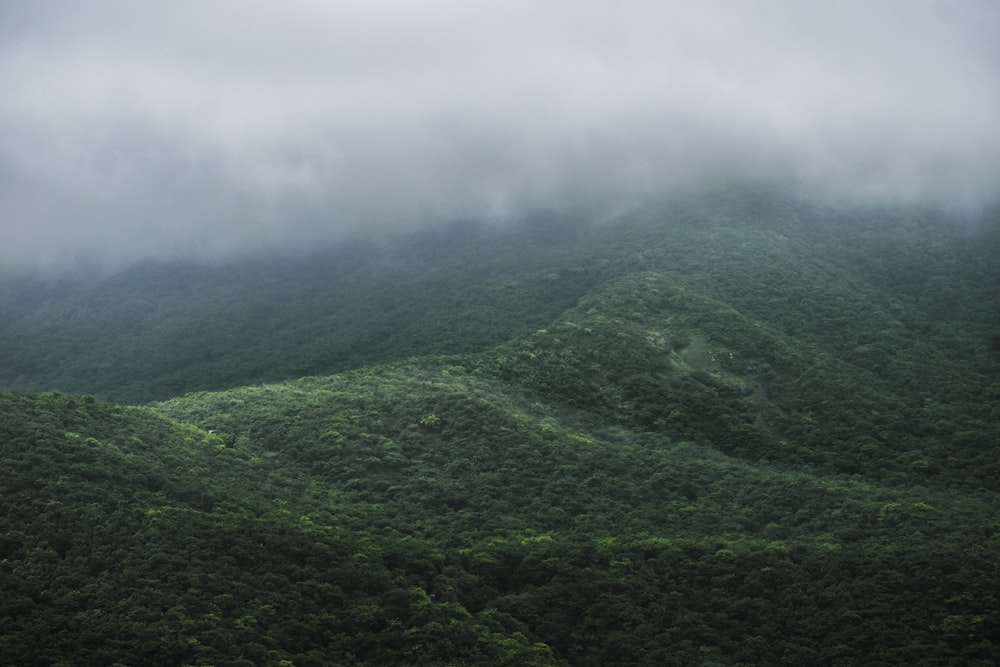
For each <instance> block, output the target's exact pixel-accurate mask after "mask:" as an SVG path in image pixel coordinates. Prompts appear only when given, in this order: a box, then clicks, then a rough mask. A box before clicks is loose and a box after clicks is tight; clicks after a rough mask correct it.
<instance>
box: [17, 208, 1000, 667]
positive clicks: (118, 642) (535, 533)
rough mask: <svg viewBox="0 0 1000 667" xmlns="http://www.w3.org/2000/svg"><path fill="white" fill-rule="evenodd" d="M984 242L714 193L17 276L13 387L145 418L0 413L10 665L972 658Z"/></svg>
mask: <svg viewBox="0 0 1000 667" xmlns="http://www.w3.org/2000/svg"><path fill="white" fill-rule="evenodd" d="M996 223H997V220H995V219H994V220H993V225H994V227H993V228H990V227H989V225H987V226H986V227H985V228H980V229H975V230H972V229H969V228H965V227H958V226H954V225H952V224H951V223H950V222H948V221H947V220H946V219H943V216H940V215H936V214H934V213H933V212H920V211H903V212H901V211H891V210H882V211H875V210H865V211H861V210H855V211H845V210H832V209H824V208H820V207H815V206H808V205H805V204H803V203H801V202H795V201H789V200H784V199H781V198H776V197H763V196H758V197H752V196H748V195H746V194H732V193H730V194H728V195H725V196H723V195H717V196H716V197H715V198H713V199H712V201H711V203H710V204H706V203H704V202H700V203H699V202H696V201H691V202H687V203H676V204H674V205H672V206H670V207H664V208H660V209H658V210H657V211H656V213H655V214H653V213H649V214H646V215H645V216H632V217H630V218H628V219H625V220H622V221H619V222H616V223H614V224H608V225H604V226H593V227H590V226H582V225H580V226H577V225H572V224H570V223H569V222H567V221H561V222H560V221H548V222H536V224H535V226H534V227H532V228H517V229H487V228H462V229H460V230H458V229H456V230H451V231H449V232H448V233H444V232H440V233H435V234H428V235H425V236H422V237H419V238H417V239H409V240H406V239H400V240H399V241H398V243H397V244H393V243H388V242H386V243H384V244H382V245H380V246H378V247H376V246H372V245H369V246H366V247H365V248H364V249H361V248H358V247H355V248H354V249H353V253H354V254H351V253H348V252H347V251H342V252H341V253H340V254H339V255H336V257H338V258H339V259H338V260H337V261H333V259H331V257H332V256H331V255H322V254H316V255H313V256H310V257H305V258H299V260H298V263H296V264H294V265H293V264H290V263H287V262H286V263H280V262H274V263H271V264H260V263H258V264H253V263H250V262H246V263H244V264H240V265H227V266H217V267H212V268H206V267H196V266H188V267H185V268H184V270H183V272H180V273H179V272H177V270H176V268H175V267H170V266H159V267H143V268H137V269H132V270H130V271H128V272H125V273H122V274H119V275H117V276H113V277H110V278H105V279H103V281H102V280H98V279H96V278H94V279H93V281H92V282H89V283H88V282H83V281H77V282H75V283H71V282H70V281H68V280H67V281H63V282H58V281H57V282H52V283H48V284H41V283H37V282H28V281H21V282H18V283H13V282H10V283H8V287H7V288H6V289H7V291H6V293H5V296H4V298H3V300H2V303H0V312H2V314H3V319H2V321H0V322H2V323H0V327H2V328H0V358H2V359H3V360H4V361H3V368H4V370H3V373H4V374H5V375H6V376H7V377H8V380H7V385H8V386H13V387H16V388H20V389H38V390H51V389H59V390H61V391H68V390H73V391H77V392H82V393H95V394H98V395H100V396H102V397H103V398H109V399H115V400H119V401H122V402H126V403H133V404H139V403H142V402H144V401H146V400H148V399H149V398H151V397H155V398H159V399H169V400H162V401H161V402H157V403H151V404H147V405H134V406H132V407H123V406H118V405H113V404H109V403H106V402H103V401H102V400H97V399H94V398H91V397H89V396H78V395H72V394H66V393H46V394H32V395H23V394H0V447H2V450H0V454H2V456H0V468H2V470H0V480H2V488H0V490H2V493H0V504H2V508H0V521H3V526H2V533H0V534H2V543H0V544H2V547H0V549H2V552H0V586H2V591H0V658H2V660H0V661H2V662H3V663H4V664H18V665H21V664H24V665H30V664H40V665H41V664H45V665H48V664H79V665H102V664H104V665H111V664H114V663H116V662H118V663H121V664H149V665H162V664H176V665H183V664H189V665H239V664H247V665H249V664H274V665H278V664H282V661H287V662H285V663H284V664H294V665H329V664H345V665H347V664H372V665H375V664H482V665H504V664H506V665H533V664H534V665H549V664H557V665H561V664H572V665H609V664H651V665H670V664H676V665H736V664H746V665H750V664H778V663H782V662H783V663H785V664H843V665H855V664H884V665H896V664H906V663H913V664H926V665H949V664H951V665H992V664H996V663H997V661H998V660H1000V609H998V602H1000V567H998V563H1000V532H998V528H1000V516H998V512H997V510H998V507H997V503H998V492H1000V468H998V463H997V459H998V453H1000V452H998V450H1000V360H998V359H997V357H996V354H995V342H994V341H995V340H996V338H995V337H996V336H997V334H998V331H1000V327H998V324H1000V322H998V321H997V304H996V301H995V299H996V295H997V294H998V284H997V277H998V271H997V264H996V262H997V260H996V258H997V257H998V256H1000V244H998V243H997V239H998V236H997V233H996V231H997V229H996V227H995V226H996ZM404 241H406V243H407V245H405V246H404V245H401V244H403V243H404ZM373 257H374V258H376V260H377V261H375V260H372V259H371V258H373ZM71 306H72V307H71ZM74 331H75V332H76V335H75V336H74V334H73V332H74ZM445 353H447V354H446V356H445ZM376 360H377V361H379V362H380V363H378V364H376V363H373V362H374V361H376ZM332 371H340V372H338V373H337V374H328V373H331V372H332ZM308 373H312V374H314V375H313V376H311V377H299V378H297V379H293V378H294V377H295V376H300V375H305V374H308ZM15 378H16V379H15ZM285 378H288V379H285ZM273 379H280V380H283V381H280V382H276V383H271V384H264V385H261V384H260V381H263V380H273ZM225 387H228V388H227V389H225V390H224V391H211V392H206V391H194V390H199V389H204V388H211V389H221V388H225ZM171 394H173V395H174V397H173V398H170V395H171Z"/></svg>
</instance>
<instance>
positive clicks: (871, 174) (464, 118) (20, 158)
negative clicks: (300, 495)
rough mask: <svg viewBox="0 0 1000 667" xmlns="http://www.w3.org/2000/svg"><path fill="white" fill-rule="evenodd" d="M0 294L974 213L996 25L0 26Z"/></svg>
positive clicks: (992, 84) (815, 11) (240, 18)
mask: <svg viewBox="0 0 1000 667" xmlns="http://www.w3.org/2000/svg"><path fill="white" fill-rule="evenodd" d="M0 89H2V93H0V266H2V267H4V268H13V269H21V268H35V267H49V266H64V265H67V264H69V263H73V262H80V261H87V262H111V263H120V262H127V261H130V260H137V259H142V258H148V257H175V256H182V257H185V256H194V257H215V256H224V255H228V254H232V253H239V252H243V251H248V250H254V249H259V248H273V247H281V246H304V245H310V244H313V243H316V242H318V241H322V240H326V239H331V238H336V237H337V236H339V235H342V234H345V233H351V232H354V231H357V230H373V229H374V230H381V229H388V228H398V227H404V228H405V227H407V226H415V225H422V224H432V223H434V222H436V221H441V220H452V219H461V218H478V219H489V220H505V219H507V218H511V217H517V216H518V215H519V214H521V213H522V212H524V211H527V210H531V209H533V208H537V207H553V206H556V207H558V206H562V205H567V206H569V205H572V206H574V207H578V208H580V209H582V210H612V209H615V208H616V207H628V206H634V205H641V203H642V202H644V201H647V200H650V199H657V198H660V197H663V196H669V194H670V193H671V192H675V191H677V190H683V189H689V188H696V187H700V186H703V185H705V184H716V183H725V182H746V181H751V182H760V183H768V184H778V185H781V186H784V187H788V188H791V189H793V190H794V191H796V192H799V193H803V194H805V195H809V196H816V197H823V198H827V199H834V200H838V199H842V200H848V201H852V202H853V201H863V202H869V201H871V202H880V203H890V204H892V203H933V204H942V205H946V206H956V207H962V208H975V207H977V206H979V205H983V204H986V203H990V202H993V201H995V199H996V196H997V194H998V184H1000V123H998V122H997V113H998V111H997V110H998V109H1000V4H998V3H996V2H993V1H992V0H983V1H981V2H980V1H974V0H970V1H965V2H963V1H960V0H951V1H941V2H922V1H902V0H901V1H894V0H884V1H881V2H871V1H870V0H869V1H865V2H860V1H859V2H854V1H851V0H846V1H839V2H836V3H806V2H797V1H782V0H770V1H768V0H761V1H758V2H740V1H736V0H733V1H731V2H721V1H710V2H697V3H695V2H665V1H662V0H656V1H649V2H644V1H641V0H639V1H636V2H630V3H624V4H622V3H619V4H618V5H613V4H612V3H603V2H596V1H594V2H588V1H586V0H584V1H580V0H577V1H574V2H570V1H568V0H553V1H549V2H534V1H529V0H523V1H522V0H503V1H500V0H496V1H485V0H484V1H479V2H477V1H474V0H473V1H470V0H462V1H459V0H427V1H425V2H419V3H414V2H404V1H402V0H364V1H361V0H354V1H349V2H326V1H321V0H299V1H289V2H273V1H264V0H217V1H213V2H206V1H204V0H199V1H188V0H181V1H174V2H169V3H167V2H152V1H150V2H139V1H134V0H131V1H125V0H122V1H101V0H90V1H87V2H74V3H68V2H61V1H48V0H23V1H22V0H6V1H5V2H4V3H3V4H2V5H0Z"/></svg>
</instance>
